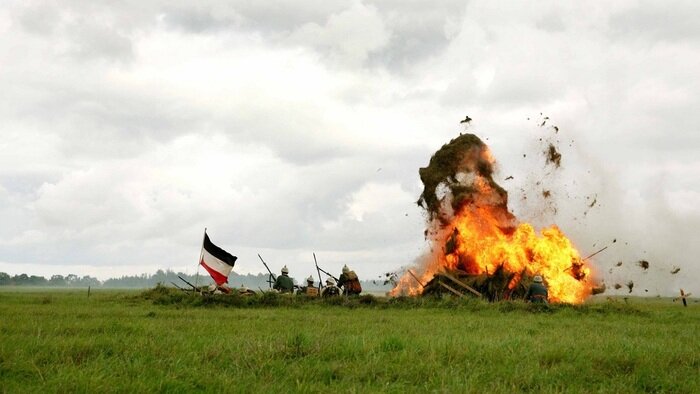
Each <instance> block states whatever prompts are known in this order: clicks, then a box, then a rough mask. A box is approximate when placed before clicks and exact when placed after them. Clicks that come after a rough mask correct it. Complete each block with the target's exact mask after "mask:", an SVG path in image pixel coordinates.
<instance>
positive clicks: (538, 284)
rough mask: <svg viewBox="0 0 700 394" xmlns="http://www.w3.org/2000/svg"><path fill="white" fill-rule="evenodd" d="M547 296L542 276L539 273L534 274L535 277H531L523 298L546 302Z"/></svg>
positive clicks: (540, 302)
mask: <svg viewBox="0 0 700 394" xmlns="http://www.w3.org/2000/svg"><path fill="white" fill-rule="evenodd" d="M548 296H549V294H548V292H547V287H546V286H545V285H544V283H542V277H541V276H540V275H535V277H534V278H532V284H531V285H530V288H529V289H527V295H525V299H526V300H528V301H530V302H532V303H538V304H546V303H547V297H548Z"/></svg>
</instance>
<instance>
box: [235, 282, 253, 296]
mask: <svg viewBox="0 0 700 394" xmlns="http://www.w3.org/2000/svg"><path fill="white" fill-rule="evenodd" d="M238 295H241V296H252V295H255V292H254V291H253V290H251V289H249V288H247V287H246V286H245V285H243V286H241V287H240V288H239V289H238Z"/></svg>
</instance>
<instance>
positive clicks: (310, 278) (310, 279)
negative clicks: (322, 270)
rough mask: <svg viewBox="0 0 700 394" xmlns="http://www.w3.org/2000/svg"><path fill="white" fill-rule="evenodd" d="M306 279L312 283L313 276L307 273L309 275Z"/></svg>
mask: <svg viewBox="0 0 700 394" xmlns="http://www.w3.org/2000/svg"><path fill="white" fill-rule="evenodd" d="M306 281H307V282H309V283H314V277H313V276H311V275H309V277H308V278H306Z"/></svg>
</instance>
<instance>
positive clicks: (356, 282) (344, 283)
mask: <svg viewBox="0 0 700 394" xmlns="http://www.w3.org/2000/svg"><path fill="white" fill-rule="evenodd" d="M338 287H342V288H343V294H345V295H358V294H360V293H362V285H361V284H360V278H358V277H357V274H356V273H355V271H351V270H350V268H348V266H347V265H344V266H343V273H342V274H340V278H338Z"/></svg>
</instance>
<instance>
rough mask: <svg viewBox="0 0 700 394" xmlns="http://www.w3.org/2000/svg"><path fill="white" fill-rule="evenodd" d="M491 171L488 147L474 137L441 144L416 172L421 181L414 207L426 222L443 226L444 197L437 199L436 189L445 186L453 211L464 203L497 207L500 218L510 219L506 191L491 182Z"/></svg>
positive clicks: (463, 136) (465, 136) (467, 136)
mask: <svg viewBox="0 0 700 394" xmlns="http://www.w3.org/2000/svg"><path fill="white" fill-rule="evenodd" d="M494 170H495V169H494V160H493V158H492V156H491V152H490V151H489V149H488V146H486V144H484V143H483V142H482V141H481V139H479V137H477V136H476V135H474V134H463V135H460V136H459V137H457V138H455V139H453V140H452V141H450V142H449V143H447V144H445V145H443V146H442V148H440V149H439V150H438V151H437V152H435V154H434V155H433V156H432V157H431V158H430V162H429V163H428V166H427V167H423V168H421V169H420V170H419V171H418V173H419V175H420V179H421V181H422V182H423V193H421V195H420V198H419V199H418V205H420V206H421V207H423V208H425V209H426V211H427V212H428V215H429V216H430V219H435V218H437V219H439V220H440V221H441V222H442V224H443V225H445V224H447V222H448V217H446V213H445V212H444V210H443V207H442V202H443V201H444V199H445V197H444V196H443V197H439V196H438V190H439V189H441V188H442V187H445V188H446V190H447V191H449V193H450V194H451V197H452V198H451V201H450V202H451V205H452V210H453V212H458V211H459V210H460V208H461V207H462V206H464V205H466V204H476V205H489V206H492V207H494V208H497V210H498V211H500V213H501V214H502V215H503V219H505V220H512V219H513V216H512V214H510V213H509V212H508V192H506V191H505V189H503V188H502V187H501V186H499V185H498V184H497V183H496V181H494V179H493V173H494ZM476 178H479V179H480V180H481V181H483V182H485V183H486V184H487V185H488V188H487V189H488V192H487V193H485V192H484V189H483V188H482V190H477V189H476V188H475V187H474V179H476ZM447 216H449V215H447Z"/></svg>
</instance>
